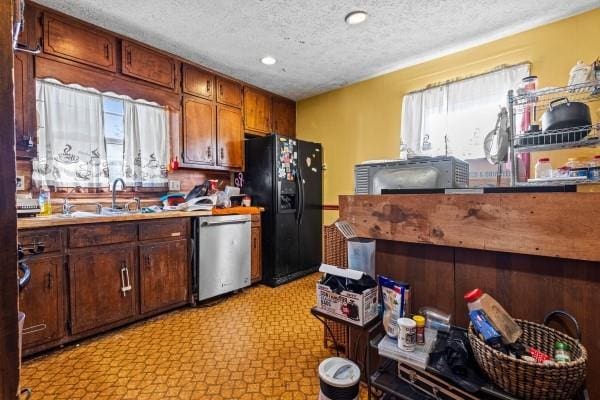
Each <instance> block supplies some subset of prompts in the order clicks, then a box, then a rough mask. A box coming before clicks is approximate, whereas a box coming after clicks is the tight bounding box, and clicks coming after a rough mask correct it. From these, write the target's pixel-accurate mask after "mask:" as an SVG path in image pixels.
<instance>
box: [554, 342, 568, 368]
mask: <svg viewBox="0 0 600 400" xmlns="http://www.w3.org/2000/svg"><path fill="white" fill-rule="evenodd" d="M554 361H556V362H557V363H566V362H570V361H571V346H569V344H568V343H565V342H556V343H554Z"/></svg>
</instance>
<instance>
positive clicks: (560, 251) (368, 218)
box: [340, 193, 600, 261]
mask: <svg viewBox="0 0 600 400" xmlns="http://www.w3.org/2000/svg"><path fill="white" fill-rule="evenodd" d="M340 218H341V219H343V220H346V221H348V222H350V223H352V224H353V225H354V228H355V230H356V231H357V234H358V236H359V237H364V238H373V239H380V240H389V241H398V242H406V243H427V244H434V245H440V246H450V247H463V248H471V249H480V250H491V251H501V252H508V253H517V254H531V255H538V256H548V257H560V258H570V259H575V260H588V261H600V246H598V238H600V223H598V221H600V193H505V194H492V193H490V194H402V195H354V196H340Z"/></svg>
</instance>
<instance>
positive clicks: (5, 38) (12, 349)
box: [0, 1, 19, 399]
mask: <svg viewBox="0 0 600 400" xmlns="http://www.w3.org/2000/svg"><path fill="white" fill-rule="evenodd" d="M12 21H13V7H12V1H2V2H0V115H1V116H2V117H1V118H0V221H1V225H2V229H0V259H1V260H2V263H0V397H1V398H2V399H15V398H16V395H17V388H18V382H19V369H18V368H19V367H18V366H19V354H18V347H17V338H18V327H17V307H18V300H17V259H16V250H17V242H16V240H17V217H16V213H15V191H16V182H15V181H16V174H15V120H14V115H15V109H14V90H13V89H14V87H13V50H12V29H13V26H12Z"/></svg>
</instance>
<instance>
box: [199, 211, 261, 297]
mask: <svg viewBox="0 0 600 400" xmlns="http://www.w3.org/2000/svg"><path fill="white" fill-rule="evenodd" d="M250 225H251V222H250V215H220V216H209V217H199V218H196V220H195V224H194V242H195V249H194V250H195V251H194V253H195V254H194V272H195V274H194V275H195V277H194V279H195V283H196V285H194V286H195V287H196V288H197V289H198V300H205V299H209V298H211V297H214V296H218V295H220V294H223V293H228V292H232V291H234V290H237V289H241V288H243V287H246V286H249V285H250Z"/></svg>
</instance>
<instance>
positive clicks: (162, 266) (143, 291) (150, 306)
mask: <svg viewBox="0 0 600 400" xmlns="http://www.w3.org/2000/svg"><path fill="white" fill-rule="evenodd" d="M187 260H188V258H187V240H186V239H182V240H176V241H169V242H160V243H152V244H146V245H142V246H140V296H141V312H142V313H147V312H150V311H155V310H158V309H160V308H162V307H167V306H170V305H173V304H177V303H182V302H185V301H186V299H187V294H188V274H189V268H188V262H187Z"/></svg>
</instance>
